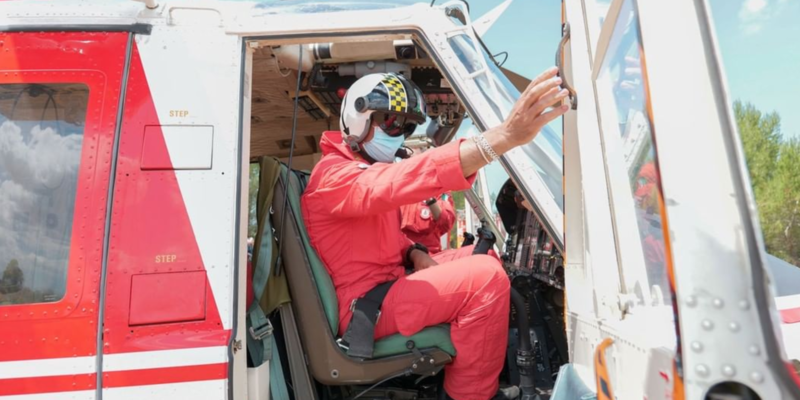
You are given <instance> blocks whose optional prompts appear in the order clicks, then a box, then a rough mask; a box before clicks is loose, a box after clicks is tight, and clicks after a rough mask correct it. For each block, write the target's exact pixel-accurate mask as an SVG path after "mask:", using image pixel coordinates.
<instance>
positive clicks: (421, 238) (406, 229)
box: [400, 193, 456, 254]
mask: <svg viewBox="0 0 800 400" xmlns="http://www.w3.org/2000/svg"><path fill="white" fill-rule="evenodd" d="M446 197H447V200H442V196H437V197H436V199H437V200H438V201H437V202H436V204H438V205H439V208H440V209H441V210H442V213H441V214H439V219H437V220H434V219H433V212H432V211H431V209H430V207H428V206H427V205H426V204H425V201H427V199H426V200H423V201H418V202H416V203H412V204H406V205H404V206H402V207H401V208H400V210H401V211H400V212H401V213H402V215H403V223H402V226H401V229H402V230H403V233H405V234H406V236H408V238H409V239H411V241H413V242H415V243H420V244H423V245H425V247H427V248H428V251H430V253H431V254H436V253H438V252H440V251H442V235H444V234H446V233H447V232H450V229H452V228H453V223H455V221H456V212H455V208H456V206H455V204H454V203H453V197H452V196H451V195H450V193H447V196H446Z"/></svg>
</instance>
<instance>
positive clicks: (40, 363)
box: [0, 357, 95, 379]
mask: <svg viewBox="0 0 800 400" xmlns="http://www.w3.org/2000/svg"><path fill="white" fill-rule="evenodd" d="M94 372H95V357H69V358H51V359H40V360H25V361H4V362H0V379H14V378H28V377H39V376H58V375H78V374H91V373H94Z"/></svg>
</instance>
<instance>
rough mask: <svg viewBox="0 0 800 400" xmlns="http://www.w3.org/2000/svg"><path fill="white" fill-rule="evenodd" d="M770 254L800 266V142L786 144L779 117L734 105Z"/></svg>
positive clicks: (748, 105) (736, 103)
mask: <svg viewBox="0 0 800 400" xmlns="http://www.w3.org/2000/svg"><path fill="white" fill-rule="evenodd" d="M733 109H734V114H735V115H736V122H737V125H738V126H739V134H740V136H741V138H742V147H743V148H744V153H745V158H746V160H747V167H748V169H749V171H750V179H751V181H752V184H753V191H754V193H755V196H756V204H757V206H758V212H759V218H760V220H761V227H762V229H763V234H764V242H765V244H766V247H767V252H769V253H771V254H773V255H775V256H777V257H780V258H782V259H783V260H785V261H786V262H789V263H791V264H794V265H798V266H800V141H798V140H797V139H792V140H784V139H783V136H782V135H781V131H780V116H779V115H778V114H777V113H774V112H773V113H770V114H766V115H763V114H762V113H761V112H760V111H759V110H758V109H756V108H755V107H754V106H753V105H752V104H749V103H746V104H742V103H741V102H740V101H736V102H735V103H734V104H733Z"/></svg>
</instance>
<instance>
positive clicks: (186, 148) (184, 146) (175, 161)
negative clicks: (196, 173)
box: [144, 125, 214, 169]
mask: <svg viewBox="0 0 800 400" xmlns="http://www.w3.org/2000/svg"><path fill="white" fill-rule="evenodd" d="M154 128H156V127H150V126H148V127H147V128H145V132H144V134H145V140H147V139H146V137H147V135H148V134H152V133H154V132H153V131H154V130H155V129H154ZM156 129H157V128H156ZM161 131H162V132H163V134H164V142H165V143H166V144H167V149H168V151H169V158H170V160H171V161H172V169H211V159H212V157H211V156H212V150H213V144H214V127H212V126H191V125H190V126H179V125H177V126H176V125H173V126H168V125H162V126H161Z"/></svg>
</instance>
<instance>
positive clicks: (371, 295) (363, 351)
mask: <svg viewBox="0 0 800 400" xmlns="http://www.w3.org/2000/svg"><path fill="white" fill-rule="evenodd" d="M395 282H397V280H392V281H389V282H384V283H381V284H380V285H378V286H375V287H374V288H372V289H371V290H370V291H369V292H367V294H365V295H364V297H361V298H358V299H355V300H353V302H352V303H351V304H350V311H351V312H352V313H353V318H352V319H351V320H350V325H348V326H347V331H345V333H344V336H342V338H341V339H339V340H338V341H337V342H338V343H339V346H341V347H342V348H344V349H346V350H347V355H348V356H350V357H358V358H372V354H373V351H374V347H375V326H376V325H377V323H378V319H379V318H380V316H381V306H382V305H383V299H385V298H386V295H387V294H388V293H389V289H390V288H391V287H392V285H394V283H395Z"/></svg>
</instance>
